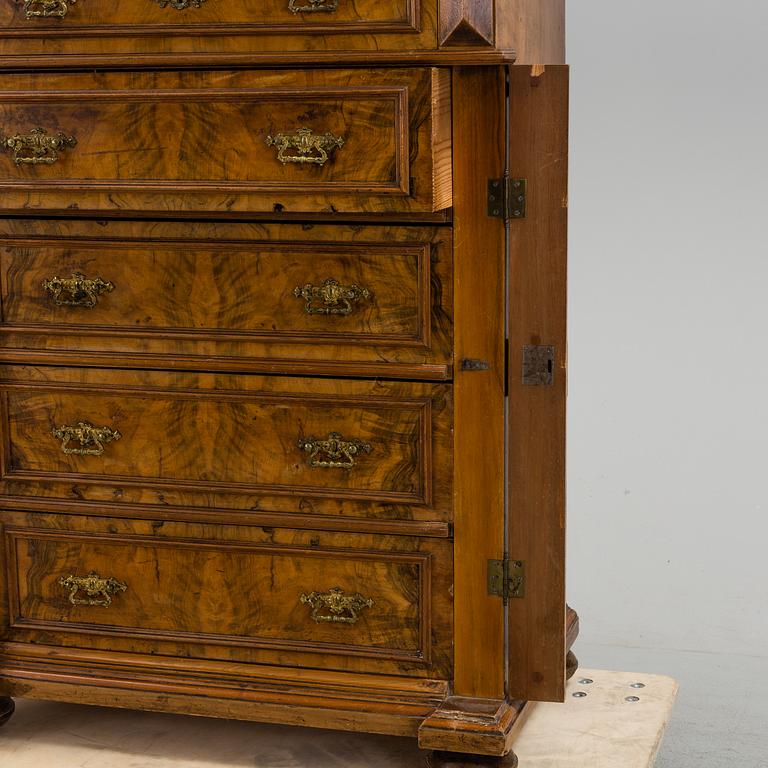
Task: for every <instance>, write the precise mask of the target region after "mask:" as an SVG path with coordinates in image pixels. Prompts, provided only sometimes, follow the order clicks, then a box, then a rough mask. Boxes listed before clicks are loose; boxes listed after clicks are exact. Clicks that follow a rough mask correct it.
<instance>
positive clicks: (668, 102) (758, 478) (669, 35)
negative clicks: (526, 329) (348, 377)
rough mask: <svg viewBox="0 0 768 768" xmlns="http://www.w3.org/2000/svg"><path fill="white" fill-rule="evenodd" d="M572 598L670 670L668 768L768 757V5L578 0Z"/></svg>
mask: <svg viewBox="0 0 768 768" xmlns="http://www.w3.org/2000/svg"><path fill="white" fill-rule="evenodd" d="M568 59H569V62H570V64H571V66H572V91H571V152H572V154H571V189H570V211H571V219H570V243H571V250H570V299H569V300H570V342H569V343H570V350H569V358H570V361H569V366H570V386H569V407H570V416H569V448H568V450H569V495H568V500H569V514H570V517H569V568H570V572H569V600H570V602H571V603H572V605H573V606H574V607H575V608H576V609H577V610H578V611H579V613H580V615H581V618H582V636H581V639H580V640H579V642H578V646H577V650H578V655H579V657H580V659H581V661H582V662H583V663H584V664H585V665H586V666H593V667H600V668H610V669H626V670H632V671H647V672H659V673H664V674H670V675H673V676H675V677H677V678H678V679H679V681H680V683H681V694H680V699H679V704H678V706H677V708H676V710H675V714H674V718H673V722H672V724H671V727H670V730H669V732H668V734H667V738H666V741H665V744H664V746H663V748H662V752H661V755H660V758H659V762H658V765H659V767H660V768H672V767H674V768H689V767H690V768H720V767H721V766H722V767H723V768H725V767H726V766H727V767H728V768H734V766H738V768H758V767H759V768H765V766H768V575H767V574H766V556H765V553H766V548H767V544H766V539H767V536H768V525H767V524H766V516H767V515H768V503H767V502H768V498H767V497H768V493H767V492H766V481H767V480H768V468H767V467H766V464H768V418H766V416H767V413H766V411H767V407H766V400H768V349H767V346H768V345H767V344H766V331H768V306H767V304H766V298H765V297H766V287H767V285H768V266H767V263H768V246H767V245H766V234H765V230H766V220H767V219H768V215H767V213H766V203H768V193H767V192H766V189H767V187H768V149H767V147H768V130H767V128H768V126H767V123H768V76H767V74H766V73H767V72H768V3H767V2H765V0H727V2H724V1H723V0H719V1H718V2H714V0H643V2H626V0H570V2H569V3H568Z"/></svg>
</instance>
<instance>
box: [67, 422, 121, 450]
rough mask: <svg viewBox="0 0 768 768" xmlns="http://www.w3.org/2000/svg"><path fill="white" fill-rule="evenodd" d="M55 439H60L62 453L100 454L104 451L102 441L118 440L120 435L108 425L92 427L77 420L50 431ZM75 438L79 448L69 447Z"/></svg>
mask: <svg viewBox="0 0 768 768" xmlns="http://www.w3.org/2000/svg"><path fill="white" fill-rule="evenodd" d="M52 434H53V436H54V437H55V438H56V439H57V440H61V450H62V453H67V454H74V455H76V456H101V454H102V453H104V443H111V442H112V441H113V440H119V439H120V438H121V437H122V435H121V434H120V432H119V431H118V430H116V429H111V428H110V427H94V426H93V424H90V423H89V422H87V421H78V422H77V424H76V425H74V426H73V425H69V424H64V425H63V426H61V427H56V428H54V429H53V431H52ZM72 440H77V441H78V442H79V443H80V447H79V448H70V447H69V443H70V442H71V441H72Z"/></svg>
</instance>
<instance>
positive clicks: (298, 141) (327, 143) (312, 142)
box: [267, 128, 344, 166]
mask: <svg viewBox="0 0 768 768" xmlns="http://www.w3.org/2000/svg"><path fill="white" fill-rule="evenodd" d="M267 144H268V145H269V146H270V147H277V159H278V160H279V161H280V162H281V163H283V164H285V163H310V164H314V165H320V166H323V165H325V164H326V163H327V162H328V160H329V159H330V153H331V152H333V150H334V149H336V148H339V149H340V148H341V147H343V146H344V139H343V138H342V137H341V136H334V135H333V134H332V133H331V132H330V131H328V132H327V133H315V132H314V131H313V130H312V129H311V128H298V129H297V130H295V131H293V132H290V133H277V134H275V135H274V136H267ZM291 149H292V150H295V151H296V153H297V154H294V155H289V154H287V152H288V151H289V150H291Z"/></svg>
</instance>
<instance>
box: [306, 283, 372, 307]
mask: <svg viewBox="0 0 768 768" xmlns="http://www.w3.org/2000/svg"><path fill="white" fill-rule="evenodd" d="M293 293H294V295H295V296H296V298H297V299H304V301H306V302H307V303H306V305H305V306H304V311H305V312H306V313H307V314H308V315H349V314H351V313H352V310H353V309H354V307H353V306H352V305H353V304H356V303H357V302H358V301H360V299H368V298H370V296H371V293H370V291H369V290H368V289H367V288H361V287H360V286H359V285H342V284H341V283H340V282H339V281H338V280H334V279H333V278H328V280H326V281H325V282H324V283H323V284H322V285H312V284H310V283H307V284H306V285H305V286H304V287H301V286H298V287H296V288H294V290H293ZM314 301H318V302H319V301H322V304H321V305H320V306H315V304H313V302H314Z"/></svg>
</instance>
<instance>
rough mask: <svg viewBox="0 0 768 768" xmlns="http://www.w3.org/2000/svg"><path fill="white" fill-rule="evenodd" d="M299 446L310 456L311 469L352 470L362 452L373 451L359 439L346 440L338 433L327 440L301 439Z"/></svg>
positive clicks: (331, 434) (332, 433)
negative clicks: (356, 458)
mask: <svg viewBox="0 0 768 768" xmlns="http://www.w3.org/2000/svg"><path fill="white" fill-rule="evenodd" d="M298 445H299V448H301V450H302V451H306V452H307V453H308V454H309V466H310V467H332V468H341V469H351V468H352V467H354V466H355V457H356V456H357V455H358V454H359V453H360V452H361V451H365V453H370V452H371V451H372V450H373V449H372V448H371V446H370V445H368V443H364V442H363V441H362V440H358V439H357V438H353V439H352V440H345V439H344V438H343V437H342V436H341V435H340V434H339V433H338V432H331V433H330V434H329V435H328V439H327V440H318V439H317V438H314V437H308V438H306V439H304V438H300V439H299V443H298ZM321 456H325V458H320V457H321Z"/></svg>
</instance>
